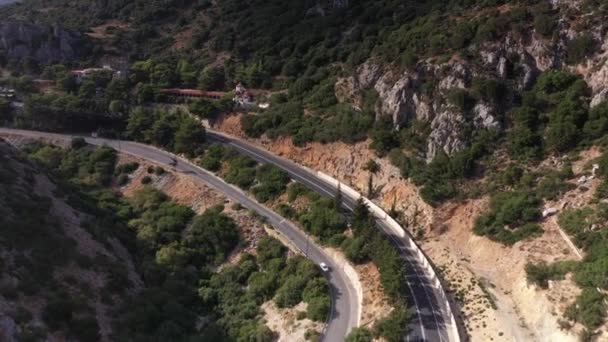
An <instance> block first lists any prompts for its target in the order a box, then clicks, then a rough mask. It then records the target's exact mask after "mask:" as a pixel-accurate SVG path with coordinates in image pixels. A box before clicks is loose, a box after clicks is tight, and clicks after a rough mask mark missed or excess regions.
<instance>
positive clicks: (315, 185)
mask: <svg viewBox="0 0 608 342" xmlns="http://www.w3.org/2000/svg"><path fill="white" fill-rule="evenodd" d="M207 137H208V138H209V139H210V140H212V141H215V142H218V143H222V144H226V145H229V146H232V147H234V148H235V149H236V150H237V151H239V152H240V153H242V154H245V155H248V156H250V157H251V158H253V159H255V160H257V161H258V162H263V163H269V164H273V165H275V166H277V167H279V168H281V169H283V170H285V171H286V172H287V173H288V174H289V175H290V177H291V178H293V179H294V180H296V181H298V182H300V183H302V184H304V185H305V186H307V187H309V188H311V189H313V190H314V191H316V192H317V193H319V194H321V195H323V196H329V197H334V196H335V195H336V193H337V189H336V188H334V187H333V186H332V185H330V184H328V183H326V182H325V181H323V180H322V179H320V178H319V177H317V175H316V174H315V173H313V172H310V170H308V169H306V168H304V167H302V166H300V165H298V164H296V163H293V162H291V161H289V160H287V159H284V158H281V157H278V156H276V155H273V154H272V153H270V152H268V151H266V150H263V149H261V148H258V147H256V146H253V145H252V144H250V143H248V142H245V141H243V140H240V139H236V138H233V137H229V136H227V135H225V134H221V133H219V132H214V131H211V130H209V129H207ZM342 198H343V201H342V203H343V206H344V209H346V210H349V211H352V209H353V208H354V207H355V205H356V202H357V200H358V198H352V197H349V196H348V195H347V194H345V193H342ZM376 224H377V226H378V228H379V229H380V230H381V231H383V232H384V233H385V234H386V236H388V237H389V238H390V239H391V240H392V242H393V244H394V245H395V246H396V248H397V249H398V250H399V252H400V254H401V257H402V258H403V260H404V262H405V263H406V265H407V267H406V271H407V275H406V279H404V281H406V282H407V286H408V290H409V294H408V298H410V299H411V300H410V301H409V303H408V305H409V310H410V313H411V325H410V331H409V333H408V335H407V336H406V337H405V340H407V341H429V342H430V341H432V342H435V341H459V336H458V335H456V336H454V334H453V333H450V332H451V331H454V329H452V328H455V327H453V326H451V315H450V310H449V308H448V307H447V306H446V301H445V299H443V298H442V295H441V292H440V291H439V289H438V288H437V287H435V285H433V284H434V283H433V281H432V280H431V279H430V278H429V275H428V273H426V272H425V271H424V265H422V264H420V259H418V258H417V257H416V251H415V250H414V249H413V248H411V247H410V245H409V244H408V243H407V242H406V240H405V239H406V238H402V237H399V236H397V235H395V234H394V233H393V232H392V231H391V229H390V228H389V227H388V226H387V225H386V224H385V222H384V221H382V220H377V221H376Z"/></svg>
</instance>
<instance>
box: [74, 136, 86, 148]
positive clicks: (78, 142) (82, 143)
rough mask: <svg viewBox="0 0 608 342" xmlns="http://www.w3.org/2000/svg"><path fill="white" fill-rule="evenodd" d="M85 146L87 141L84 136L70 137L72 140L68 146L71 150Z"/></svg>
mask: <svg viewBox="0 0 608 342" xmlns="http://www.w3.org/2000/svg"><path fill="white" fill-rule="evenodd" d="M85 146H87V142H86V141H85V140H84V138H81V137H77V138H72V141H71V142H70V147H71V148H72V149H73V150H78V149H81V148H83V147H85Z"/></svg>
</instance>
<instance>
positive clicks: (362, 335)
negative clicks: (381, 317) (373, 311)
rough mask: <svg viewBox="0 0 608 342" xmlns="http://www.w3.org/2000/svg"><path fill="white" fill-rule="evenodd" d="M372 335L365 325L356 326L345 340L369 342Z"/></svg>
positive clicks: (348, 341)
mask: <svg viewBox="0 0 608 342" xmlns="http://www.w3.org/2000/svg"><path fill="white" fill-rule="evenodd" d="M373 338H374V336H373V335H372V333H371V331H369V330H368V329H367V328H365V327H356V328H354V329H353V330H351V332H350V333H349V334H348V336H346V340H345V341H346V342H371V341H372V340H373Z"/></svg>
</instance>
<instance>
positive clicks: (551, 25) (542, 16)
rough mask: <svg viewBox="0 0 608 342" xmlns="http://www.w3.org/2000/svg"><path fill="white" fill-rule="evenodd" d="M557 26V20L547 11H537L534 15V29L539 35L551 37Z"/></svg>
mask: <svg viewBox="0 0 608 342" xmlns="http://www.w3.org/2000/svg"><path fill="white" fill-rule="evenodd" d="M556 27H557V20H556V18H555V17H554V16H552V15H550V14H547V13H539V14H537V15H535V16H534V29H535V30H536V32H538V33H539V34H540V35H542V36H545V37H551V36H552V35H553V33H554V32H555V31H554V30H555V28H556Z"/></svg>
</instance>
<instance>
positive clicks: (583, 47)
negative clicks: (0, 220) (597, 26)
mask: <svg viewBox="0 0 608 342" xmlns="http://www.w3.org/2000/svg"><path fill="white" fill-rule="evenodd" d="M594 46H595V41H594V40H593V37H592V36H591V34H589V33H583V34H581V35H579V36H578V37H576V38H573V39H572V40H570V41H569V42H568V44H567V46H566V56H567V57H566V61H567V62H568V64H577V63H580V62H581V61H582V60H583V59H584V58H585V57H587V56H588V55H589V54H591V53H592V52H593V48H594Z"/></svg>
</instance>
